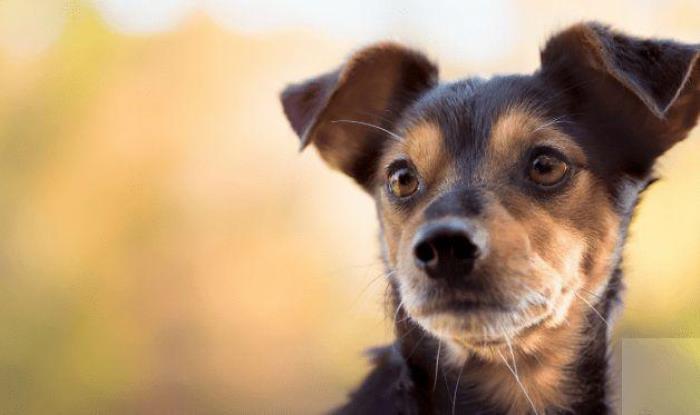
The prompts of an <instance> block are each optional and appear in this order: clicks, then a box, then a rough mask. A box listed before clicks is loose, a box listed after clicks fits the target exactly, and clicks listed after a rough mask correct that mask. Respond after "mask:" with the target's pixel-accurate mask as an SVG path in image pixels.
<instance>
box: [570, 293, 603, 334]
mask: <svg viewBox="0 0 700 415" xmlns="http://www.w3.org/2000/svg"><path fill="white" fill-rule="evenodd" d="M574 295H576V297H578V298H580V299H581V301H583V302H584V303H586V305H587V306H588V307H590V308H591V310H593V312H594V313H595V314H596V315H597V316H598V317H600V320H601V321H602V322H603V324H605V326H606V327H607V328H608V329H609V328H610V324H608V322H607V320H605V317H603V315H602V314H600V312H598V310H596V308H595V307H593V304H591V303H589V302H588V300H586V299H585V298H583V296H581V295H580V294H579V293H578V292H577V291H574Z"/></svg>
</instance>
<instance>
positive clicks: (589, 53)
mask: <svg viewBox="0 0 700 415" xmlns="http://www.w3.org/2000/svg"><path fill="white" fill-rule="evenodd" d="M699 56H700V46H699V45H687V44H682V43H678V42H674V41H669V40H654V39H640V38H636V37H633V36H628V35H625V34H622V33H619V32H616V31H614V30H611V29H610V28H609V27H607V26H603V25H601V24H598V23H585V24H578V25H575V26H572V27H571V28H569V29H567V30H564V31H563V32H561V33H559V34H557V35H555V36H554V37H552V38H551V39H550V40H549V41H548V42H547V44H546V46H545V47H544V49H543V50H542V52H541V61H542V69H541V73H542V75H543V76H545V77H546V78H547V79H549V80H553V81H554V82H555V83H556V84H558V85H559V86H560V88H561V90H562V91H565V92H564V95H566V96H567V97H568V103H569V106H570V108H569V109H570V110H571V112H572V113H573V114H576V117H579V119H582V120H583V121H584V124H585V125H586V126H587V127H590V128H592V129H593V130H594V131H592V132H593V134H594V135H596V136H597V140H598V141H603V142H602V143H598V144H600V145H602V146H603V147H604V148H605V150H603V151H601V153H602V154H610V153H609V152H608V151H610V150H612V152H613V153H615V156H614V157H617V158H618V161H619V162H620V163H621V164H622V168H623V169H624V170H625V172H626V173H629V174H635V175H647V174H648V173H649V170H650V169H651V167H652V166H653V162H654V160H655V159H656V158H657V157H658V156H660V155H661V154H663V153H664V152H665V151H666V150H668V149H669V148H671V147H672V146H673V145H674V144H675V143H677V142H678V141H680V140H682V139H683V138H685V136H686V135H687V133H688V131H689V130H690V129H691V128H692V127H693V126H694V125H695V123H696V122H697V119H698V112H699V111H700V64H699V63H698V60H699Z"/></svg>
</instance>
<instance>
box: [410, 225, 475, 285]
mask: <svg viewBox="0 0 700 415" xmlns="http://www.w3.org/2000/svg"><path fill="white" fill-rule="evenodd" d="M477 233H478V232H477V230H476V228H475V227H474V225H472V224H471V223H469V222H467V221H463V220H460V219H456V218H454V219H447V220H445V219H442V220H439V221H436V222H430V223H427V224H425V225H423V226H422V227H421V228H420V229H419V230H418V232H417V233H416V237H415V238H414V243H413V256H414V258H415V261H416V265H417V266H418V268H420V269H422V270H424V271H425V272H426V273H427V274H428V276H429V277H431V278H435V279H438V278H450V277H459V276H464V275H466V274H469V273H470V272H471V271H472V268H474V262H475V261H476V259H477V258H478V257H479V255H481V249H480V247H479V245H482V243H479V241H478V240H479V239H482V238H479V237H478V235H477Z"/></svg>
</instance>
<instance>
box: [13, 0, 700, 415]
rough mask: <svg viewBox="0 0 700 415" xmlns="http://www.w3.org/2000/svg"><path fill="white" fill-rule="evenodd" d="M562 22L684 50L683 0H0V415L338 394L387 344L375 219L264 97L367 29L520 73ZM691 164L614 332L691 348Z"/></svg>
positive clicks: (690, 9)
mask: <svg viewBox="0 0 700 415" xmlns="http://www.w3.org/2000/svg"><path fill="white" fill-rule="evenodd" d="M582 19H599V20H602V21H605V22H609V23H613V24H614V25H616V26H617V27H618V28H621V29H625V30H628V31H630V32H633V33H636V34H639V35H646V36H651V35H660V36H664V37H674V38H677V39H680V40H684V41H686V42H691V43H695V42H698V41H700V3H698V2H697V1H693V0H689V1H669V0H665V1H661V0H645V1H621V2H611V1H609V0H605V1H599V0H593V1H587V2H581V3H580V4H578V5H576V4H573V2H559V1H547V0H535V1H524V0H523V1H517V0H490V1H487V0H483V1H471V2H467V1H445V2H435V1H431V2H426V1H416V0H410V1H403V2H391V1H375V0H355V1H352V2H349V1H345V2H337V3H336V2H330V1H322V0H311V1H302V0H278V1H273V0H262V1H253V0H231V1H224V0H202V1H194V0H149V1H137V0H100V1H98V0H95V1H93V2H79V1H70V0H65V1H61V0H56V1H52V0H35V1H29V0H0V413H2V414H48V413H50V414H84V413H85V414H97V413H99V414H112V413H119V414H123V413H145V414H166V413H167V414H179V413H201V414H229V413H304V414H306V413H318V412H321V411H323V410H324V409H327V408H329V407H330V406H333V405H337V404H339V403H340V402H341V401H342V400H343V398H344V396H345V394H346V392H347V391H348V390H349V389H350V388H351V387H352V386H353V385H355V384H356V383H357V382H358V381H359V380H360V379H361V378H362V376H363V375H364V373H365V372H366V370H367V368H368V364H367V362H366V361H365V358H364V357H363V356H362V351H363V350H364V349H366V348H368V347H370V346H372V345H376V344H379V343H382V342H386V341H388V340H389V339H390V338H391V327H390V322H389V320H390V319H389V318H387V317H385V314H384V306H383V296H384V292H385V283H384V280H383V277H382V276H381V266H380V263H379V257H378V243H377V225H376V221H375V214H374V210H373V206H372V202H371V200H370V198H369V197H367V196H365V195H364V194H363V193H362V192H361V190H359V189H358V188H357V187H355V186H354V185H353V184H352V183H351V181H350V180H349V179H346V178H345V177H343V176H341V175H340V174H338V173H335V172H331V171H330V170H328V169H326V168H325V167H324V166H323V165H322V163H321V162H320V161H319V159H318V157H317V155H316V154H315V153H314V151H313V150H311V151H307V152H304V153H303V154H299V153H298V151H297V149H298V143H297V139H296V137H295V136H294V134H293V133H292V131H291V129H290V128H289V127H288V125H287V123H286V120H285V119H284V117H283V115H282V111H281V107H280V105H279V103H278V101H277V94H278V92H279V91H280V90H281V89H282V88H283V87H284V85H285V84H286V83H288V82H292V81H298V80H301V79H304V78H306V77H309V76H312V75H316V74H318V73H320V72H322V71H326V70H328V69H331V68H333V67H335V66H336V65H338V64H339V63H340V62H341V61H342V60H343V59H344V58H345V57H346V56H347V55H348V53H349V52H350V51H352V50H353V49H356V48H358V47H360V46H362V45H364V44H366V43H369V42H372V41H374V40H380V39H394V40H399V41H402V42H406V43H408V44H411V45H414V46H417V47H420V48H423V49H424V50H426V51H427V52H428V53H429V55H430V56H431V57H432V58H433V59H435V60H437V61H438V62H439V63H440V65H441V71H442V77H443V79H455V78H457V77H462V76H467V75H475V74H482V75H485V74H491V73H495V72H496V73H497V72H500V73H508V72H531V71H533V70H534V69H535V68H536V67H537V66H538V47H539V46H541V45H542V44H543V42H544V41H545V39H546V37H547V36H548V35H549V34H551V33H552V32H554V31H555V30H557V29H561V28H563V27H565V26H566V25H567V24H569V23H572V22H575V21H578V20H582ZM699 162H700V129H696V131H695V132H694V133H693V134H692V136H691V137H690V139H688V140H686V141H685V142H684V143H682V144H680V145H678V146H677V147H676V148H674V149H673V150H672V151H670V152H669V153H668V154H667V155H666V156H665V157H664V158H663V159H662V160H661V162H660V165H659V172H660V174H661V176H662V177H663V178H664V180H662V181H660V182H659V183H657V184H655V185H654V186H653V188H652V189H650V190H649V191H648V192H647V193H646V195H645V197H644V201H643V202H642V204H641V206H640V208H639V210H638V214H637V216H636V219H635V221H634V223H633V225H632V229H631V237H630V241H629V244H628V246H627V249H626V251H625V265H626V270H627V286H628V290H627V293H626V302H627V307H626V309H625V312H624V314H623V316H622V318H621V320H620V321H619V325H618V330H617V333H618V336H619V337H686V338H687V337H700V301H698V294H700V271H699V270H700V255H699V254H700V168H698V164H699ZM689 350H690V349H689ZM693 350H694V351H693V352H692V353H690V354H688V355H687V358H688V362H691V363H692V364H696V365H697V364H700V363H698V362H700V348H697V347H696V348H695V349H693ZM681 380H682V379H681Z"/></svg>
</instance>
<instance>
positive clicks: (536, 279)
mask: <svg viewBox="0 0 700 415" xmlns="http://www.w3.org/2000/svg"><path fill="white" fill-rule="evenodd" d="M699 54H700V52H699V49H698V48H697V47H695V46H688V45H682V44H679V43H675V42H670V41H649V40H640V39H637V38H633V37H629V36H625V35H622V34H620V33H617V32H614V31H611V30H610V29H608V28H606V27H604V26H601V25H598V24H580V25H577V26H574V27H571V28H569V29H568V30H565V31H564V32H561V33H559V34H557V35H556V36H554V37H553V38H551V39H550V40H549V41H548V43H547V45H546V46H545V48H544V49H543V51H542V54H541V58H542V66H541V68H540V69H539V70H538V71H537V72H535V73H534V74H532V75H528V76H506V77H495V78H491V79H489V80H482V79H467V80H463V81H458V82H454V83H450V84H439V83H438V81H437V68H436V67H435V66H434V65H433V64H432V63H430V61H429V60H428V59H427V58H425V57H424V56H423V55H421V54H419V53H417V52H415V51H411V50H407V49H405V48H403V47H401V46H398V45H394V44H381V45H377V46H373V47H370V48H367V49H364V50H362V51H360V52H358V53H356V54H355V55H354V56H353V57H352V58H351V59H350V60H349V61H348V63H346V64H345V65H344V66H343V67H341V68H340V69H339V70H337V71H334V72H331V73H329V74H326V75H322V76H320V77H317V78H314V79H311V80H309V81H306V82H305V83H302V84H298V85H293V86H291V87H289V88H287V89H286V90H285V91H284V92H283V94H282V102H283V106H284V110H285V113H286V114H287V117H288V118H289V120H290V122H291V124H292V127H293V128H294V130H295V131H296V132H297V134H298V135H299V136H300V137H301V139H302V148H303V146H306V145H307V144H314V145H315V146H316V147H317V149H318V150H319V153H320V154H321V156H322V157H323V158H324V160H326V162H327V163H328V164H329V165H331V166H332V167H334V168H336V169H339V170H341V171H343V172H344V173H346V174H348V175H350V176H351V177H353V178H354V179H355V180H356V181H357V182H358V183H359V184H360V185H361V186H362V187H363V188H364V189H365V190H366V191H368V192H369V193H370V194H372V195H373V196H374V198H375V201H376V205H377V210H378V213H379V219H380V223H381V227H382V230H383V237H382V243H383V249H384V259H385V262H386V264H387V266H388V268H389V269H390V271H391V272H390V273H389V274H390V278H391V279H392V283H393V285H394V286H395V287H396V289H397V291H398V294H399V296H400V299H399V300H400V306H401V307H403V309H405V310H406V312H407V313H408V315H409V316H410V317H411V318H412V319H413V320H414V321H416V322H417V323H418V324H420V325H421V326H422V327H423V328H424V329H425V330H427V331H428V332H430V333H431V334H433V335H434V336H436V337H438V338H439V339H441V340H444V341H445V342H447V343H448V344H450V345H452V346H453V348H456V349H459V348H463V349H470V350H480V349H489V348H491V347H492V346H493V345H499V344H502V343H503V342H504V341H508V340H510V339H516V340H517V341H515V342H514V343H515V344H516V345H518V346H519V347H520V348H521V349H523V350H525V351H527V350H528V349H535V348H537V345H538V343H539V342H542V341H546V340H547V339H546V333H547V330H548V329H552V328H556V327H558V326H560V325H562V324H564V323H565V322H566V321H567V319H569V318H570V317H571V316H570V314H571V313H572V311H571V310H572V304H573V303H574V302H575V300H576V298H577V297H578V298H581V299H582V300H583V301H586V300H585V298H596V297H598V296H600V295H602V294H603V291H604V290H605V288H606V286H607V283H608V280H609V278H610V275H611V273H612V271H613V269H612V268H613V267H614V266H615V264H616V263H617V258H618V256H619V251H620V246H621V243H622V242H623V239H624V235H625V230H626V225H627V221H628V219H629V217H630V214H631V211H632V209H633V207H634V204H635V202H636V199H637V195H638V193H639V191H640V190H641V189H642V188H644V187H645V185H646V184H647V183H648V181H649V178H650V172H651V169H652V167H653V162H654V160H655V159H656V158H657V157H658V156H660V155H661V154H663V153H664V152H665V151H666V150H667V149H669V148H670V147H671V146H673V144H675V143H676V142H678V141H680V140H681V139H683V138H684V137H685V135H686V134H687V132H688V131H689V130H690V129H691V128H692V127H693V125H694V124H695V122H696V121H697V117H698V111H699V110H700V65H697V64H696V61H697V60H698V56H699Z"/></svg>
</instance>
